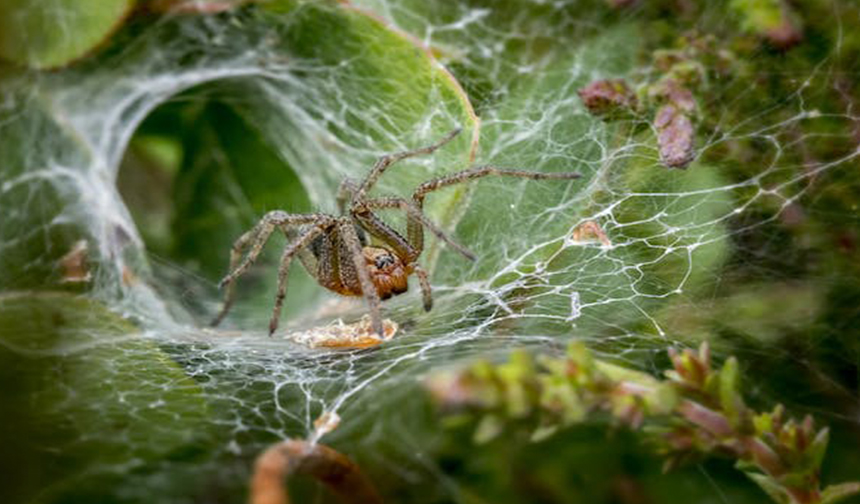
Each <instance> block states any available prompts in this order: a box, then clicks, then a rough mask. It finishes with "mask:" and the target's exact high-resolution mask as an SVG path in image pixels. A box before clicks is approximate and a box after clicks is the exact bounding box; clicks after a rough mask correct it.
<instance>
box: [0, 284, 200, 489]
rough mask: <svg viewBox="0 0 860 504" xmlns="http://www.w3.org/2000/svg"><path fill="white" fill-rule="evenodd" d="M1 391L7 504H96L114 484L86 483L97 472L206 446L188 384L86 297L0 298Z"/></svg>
mask: <svg viewBox="0 0 860 504" xmlns="http://www.w3.org/2000/svg"><path fill="white" fill-rule="evenodd" d="M0 382H2V383H3V387H4V388H3V396H2V400H3V404H2V410H3V426H4V428H3V429H2V430H0V445H2V446H3V450H2V451H0V470H2V472H3V474H5V475H6V483H5V484H4V485H3V487H2V488H0V500H2V501H3V502H46V503H47V502H69V500H68V499H69V498H71V497H70V496H73V495H87V494H88V493H92V494H95V495H97V494H98V492H99V486H100V485H104V484H107V483H108V482H109V481H111V479H112V477H111V476H110V474H109V473H108V472H103V473H102V474H100V477H99V478H96V479H95V480H93V479H92V478H91V477H88V475H91V474H92V473H93V472H95V473H96V474H99V471H98V468H99V467H110V466H113V465H117V464H121V465H125V464H128V465H130V466H131V467H133V468H134V470H136V471H146V470H151V469H152V467H154V466H155V465H156V464H158V461H160V460H162V459H164V458H166V457H168V458H169V457H171V456H175V455H177V454H188V453H193V452H194V451H196V450H198V449H199V448H200V446H201V443H202V442H203V441H205V440H206V435H207V429H208V427H207V422H206V418H207V417H208V415H209V412H208V410H207V405H206V401H205V400H204V398H203V396H202V394H201V391H200V389H199V388H198V387H197V384H196V383H195V382H194V380H192V379H191V378H189V377H188V376H186V374H185V372H184V371H183V370H182V368H181V367H180V366H178V365H177V364H176V363H175V362H173V361H172V360H171V359H170V358H168V357H167V355H166V354H164V353H163V352H162V351H161V350H160V349H159V347H158V346H157V345H156V343H155V342H153V341H151V340H148V339H145V338H143V336H142V335H141V333H140V332H139V331H138V330H137V328H135V327H134V326H133V325H132V324H130V323H129V322H127V321H126V320H124V319H122V318H120V317H119V316H117V315H116V314H114V313H112V312H111V311H109V310H108V309H107V308H106V307H105V306H104V305H103V304H102V303H99V302H97V301H93V300H90V299H87V298H85V297H80V296H74V295H71V294H64V293H50V292H46V293H41V294H33V293H8V292H7V293H6V294H4V295H3V296H0ZM112 484H115V482H113V483H112Z"/></svg>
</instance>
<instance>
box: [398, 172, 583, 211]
mask: <svg viewBox="0 0 860 504" xmlns="http://www.w3.org/2000/svg"><path fill="white" fill-rule="evenodd" d="M487 175H496V176H500V177H519V178H527V179H532V180H573V179H578V178H580V177H582V175H581V174H579V173H575V172H550V173H545V172H536V171H527V170H506V169H502V168H496V167H495V166H477V167H475V168H469V169H467V170H463V171H460V172H457V173H452V174H451V175H446V176H444V177H439V178H436V179H433V180H428V181H427V182H424V183H423V184H421V185H419V186H418V187H417V188H415V192H413V193H412V199H413V201H415V204H416V205H417V206H418V208H421V206H422V204H423V203H424V196H425V195H426V194H427V193H429V192H433V191H436V190H438V189H442V188H443V187H448V186H450V185H454V184H461V183H463V182H468V181H470V180H474V179H478V178H482V177H486V176H487Z"/></svg>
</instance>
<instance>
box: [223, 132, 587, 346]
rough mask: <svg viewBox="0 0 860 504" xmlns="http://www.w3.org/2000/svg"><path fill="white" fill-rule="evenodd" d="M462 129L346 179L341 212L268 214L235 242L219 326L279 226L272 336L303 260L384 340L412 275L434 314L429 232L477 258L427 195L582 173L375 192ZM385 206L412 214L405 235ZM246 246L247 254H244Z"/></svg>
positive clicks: (490, 170) (462, 176)
mask: <svg viewBox="0 0 860 504" xmlns="http://www.w3.org/2000/svg"><path fill="white" fill-rule="evenodd" d="M458 133H460V129H455V130H454V131H452V132H450V133H448V134H447V135H446V136H445V137H444V138H443V139H442V140H440V141H439V142H437V143H435V144H433V145H430V146H427V147H422V148H419V149H414V150H409V151H404V152H397V153H394V154H387V155H385V156H382V157H381V158H379V160H377V161H376V164H374V165H373V168H371V170H370V172H369V173H368V174H367V177H365V179H364V180H363V181H361V182H358V181H356V180H352V179H345V180H344V181H343V183H342V184H341V186H340V190H339V192H338V205H339V208H340V215H339V216H334V215H329V214H325V213H309V214H290V213H287V212H283V211H281V210H274V211H271V212H268V213H267V214H266V215H264V216H263V218H262V219H260V221H259V222H258V223H257V224H256V225H255V226H254V227H253V228H251V229H250V230H249V231H247V232H246V233H245V234H243V235H242V236H240V237H239V239H238V240H236V242H235V243H234V244H233V248H232V250H231V251H230V270H229V273H228V274H227V276H225V277H224V278H223V279H222V280H221V283H220V284H219V287H220V288H222V289H224V305H223V307H222V308H221V311H220V312H219V313H218V315H217V316H216V317H215V320H214V321H213V322H212V325H213V326H214V325H218V324H219V323H220V322H221V321H222V320H223V319H224V317H225V316H226V315H227V312H228V310H229V309H230V307H231V306H232V304H233V301H234V299H235V291H234V283H235V281H236V279H238V278H239V277H240V276H242V274H244V273H245V272H246V271H248V268H250V267H251V265H252V264H253V263H254V261H255V260H256V259H257V257H258V256H259V255H260V252H261V251H262V249H263V246H264V245H265V244H266V242H267V241H268V239H269V237H270V236H271V235H272V233H273V232H274V231H275V230H279V231H281V232H282V233H284V236H286V237H287V240H288V242H289V243H288V245H287V247H286V249H284V252H283V254H282V255H281V262H280V266H279V268H278V291H277V293H276V294H275V307H274V309H273V310H272V318H271V320H270V321H269V336H271V335H272V334H273V333H274V332H275V330H276V329H277V328H278V320H279V318H280V314H281V307H282V306H283V303H284V298H285V297H286V295H287V276H288V272H289V266H290V263H291V262H292V260H293V259H294V258H295V257H298V259H299V261H300V262H301V264H302V265H303V266H304V268H305V269H306V270H307V271H308V273H310V275H311V276H313V277H314V278H315V279H316V281H317V282H318V283H319V284H320V285H321V286H323V287H325V288H326V289H329V290H330V291H333V292H336V293H338V294H342V295H345V296H363V297H364V299H365V300H366V301H367V306H368V310H369V312H370V328H371V330H372V331H373V332H374V333H376V335H378V336H380V337H384V334H385V331H384V326H383V323H382V317H381V315H380V308H379V305H380V301H381V300H384V299H388V298H390V297H391V296H396V295H398V294H402V293H404V292H406V289H407V280H408V278H409V276H410V275H412V274H415V276H416V277H418V284H419V285H420V286H421V292H422V294H423V298H424V310H426V311H430V309H431V308H432V307H433V294H432V291H431V289H430V280H429V279H428V276H427V272H426V271H425V270H424V269H423V268H422V267H421V266H420V265H419V264H418V258H419V257H420V256H421V253H422V252H423V251H424V230H425V229H426V230H429V231H430V232H431V233H433V234H434V235H436V237H437V238H439V239H440V240H442V241H443V242H445V243H447V244H448V245H449V246H450V247H452V248H453V249H454V250H456V251H457V252H459V253H460V254H461V255H463V256H464V257H465V258H467V259H469V260H472V261H474V260H475V259H476V257H475V254H473V253H472V252H470V251H469V250H468V249H467V248H466V247H464V246H463V245H460V244H459V243H457V242H456V241H454V240H453V239H451V238H450V237H449V236H448V235H447V234H445V233H444V232H443V231H442V230H441V229H440V228H439V227H438V226H437V225H436V224H434V223H433V222H431V221H430V220H429V219H428V218H427V217H426V216H425V215H424V213H423V211H422V207H423V205H424V197H425V196H426V195H427V194H428V193H431V192H433V191H436V190H438V189H442V188H444V187H448V186H451V185H455V184H461V183H464V182H468V181H470V180H474V179H478V178H482V177H486V176H488V175H495V176H503V177H520V178H527V179H534V180H544V179H555V180H571V179H575V178H579V176H580V174H579V173H571V172H559V173H541V172H534V171H525V170H509V169H502V168H497V167H494V166H478V167H473V168H469V169H466V170H463V171H460V172H457V173H454V174H451V175H446V176H443V177H438V178H434V179H431V180H428V181H427V182H424V183H422V184H420V185H419V186H418V187H417V188H415V190H414V192H413V193H412V199H411V200H410V199H406V198H399V197H393V196H379V197H371V196H369V192H370V190H371V189H372V188H373V186H374V185H375V184H376V182H377V181H378V180H379V178H380V177H381V176H382V175H383V174H384V173H385V170H387V169H388V168H389V167H390V166H391V165H393V164H394V163H396V162H398V161H401V160H403V159H406V158H410V157H413V156H418V155H422V154H431V153H433V152H434V151H435V150H437V149H439V148H440V147H442V146H443V145H445V144H447V143H448V142H450V141H451V140H452V139H453V138H454V137H455V136H457V134H458ZM382 209H393V210H401V211H403V212H404V213H405V216H406V236H405V237H404V236H403V235H402V234H400V233H399V232H397V231H396V230H394V228H392V227H391V226H389V225H388V224H386V223H385V222H384V221H383V220H382V219H380V218H379V217H378V216H377V215H376V214H375V213H374V211H376V210H382ZM246 250H248V253H247V255H244V254H245V251H246ZM243 255H244V259H243Z"/></svg>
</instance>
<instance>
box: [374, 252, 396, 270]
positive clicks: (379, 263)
mask: <svg viewBox="0 0 860 504" xmlns="http://www.w3.org/2000/svg"><path fill="white" fill-rule="evenodd" d="M392 264H394V257H392V256H391V255H390V254H385V255H380V256H377V257H376V267H377V269H382V268H384V267H386V266H390V265H392Z"/></svg>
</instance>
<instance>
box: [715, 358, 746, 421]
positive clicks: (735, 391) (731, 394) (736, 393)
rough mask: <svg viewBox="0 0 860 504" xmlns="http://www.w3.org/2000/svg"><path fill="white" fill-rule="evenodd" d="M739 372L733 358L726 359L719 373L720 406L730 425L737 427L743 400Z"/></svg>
mask: <svg viewBox="0 0 860 504" xmlns="http://www.w3.org/2000/svg"><path fill="white" fill-rule="evenodd" d="M739 383H740V372H739V371H738V360H737V359H736V358H734V357H729V358H728V359H726V362H725V364H723V369H722V370H721V371H720V405H722V407H723V411H725V413H726V416H727V417H728V418H729V421H731V422H732V425H733V426H735V427H738V422H739V421H740V414H741V411H742V409H743V399H742V398H741V395H740V385H739Z"/></svg>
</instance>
